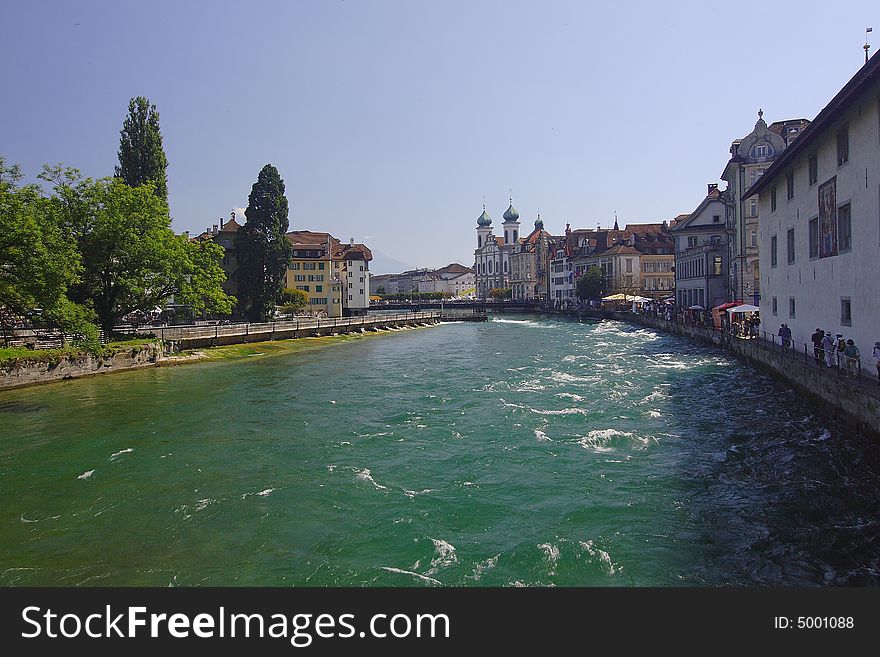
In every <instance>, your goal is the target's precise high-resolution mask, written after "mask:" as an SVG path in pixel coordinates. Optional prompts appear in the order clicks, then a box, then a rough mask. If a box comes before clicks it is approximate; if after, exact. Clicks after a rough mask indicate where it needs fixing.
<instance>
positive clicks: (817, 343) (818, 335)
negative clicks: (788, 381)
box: [810, 328, 825, 365]
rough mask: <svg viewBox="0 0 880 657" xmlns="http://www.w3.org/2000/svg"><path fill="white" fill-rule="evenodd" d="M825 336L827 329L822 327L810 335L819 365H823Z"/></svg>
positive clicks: (814, 355) (814, 354)
mask: <svg viewBox="0 0 880 657" xmlns="http://www.w3.org/2000/svg"><path fill="white" fill-rule="evenodd" d="M824 337H825V331H823V330H822V329H818V328H817V329H816V332H815V333H813V335H812V336H810V341H811V342H812V343H813V357H814V358H815V359H816V364H817V365H822V339H823V338H824Z"/></svg>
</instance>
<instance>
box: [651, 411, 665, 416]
mask: <svg viewBox="0 0 880 657" xmlns="http://www.w3.org/2000/svg"><path fill="white" fill-rule="evenodd" d="M648 417H663V414H662V413H661V412H660V411H648Z"/></svg>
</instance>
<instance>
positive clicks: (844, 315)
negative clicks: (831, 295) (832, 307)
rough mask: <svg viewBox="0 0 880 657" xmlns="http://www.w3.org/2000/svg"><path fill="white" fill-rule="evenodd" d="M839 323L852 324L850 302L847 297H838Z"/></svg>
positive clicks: (843, 324)
mask: <svg viewBox="0 0 880 657" xmlns="http://www.w3.org/2000/svg"><path fill="white" fill-rule="evenodd" d="M840 325H841V326H852V302H851V301H850V298H849V297H841V298H840Z"/></svg>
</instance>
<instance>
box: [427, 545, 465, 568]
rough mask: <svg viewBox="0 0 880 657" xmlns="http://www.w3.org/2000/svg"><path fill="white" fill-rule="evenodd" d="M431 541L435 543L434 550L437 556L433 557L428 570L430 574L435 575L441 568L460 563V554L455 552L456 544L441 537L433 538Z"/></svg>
mask: <svg viewBox="0 0 880 657" xmlns="http://www.w3.org/2000/svg"><path fill="white" fill-rule="evenodd" d="M429 538H430V537H429ZM431 542H432V543H433V544H434V552H435V553H436V555H437V556H436V557H434V558H433V559H431V568H430V569H429V570H428V572H427V574H428V575H435V574H436V573H437V571H439V570H440V569H441V568H446V567H448V566H451V565H452V564H454V563H458V555H456V554H455V546H454V545H452V544H451V543H447V542H446V541H444V540H443V539H440V538H432V539H431Z"/></svg>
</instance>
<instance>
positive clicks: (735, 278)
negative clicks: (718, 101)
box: [721, 110, 809, 303]
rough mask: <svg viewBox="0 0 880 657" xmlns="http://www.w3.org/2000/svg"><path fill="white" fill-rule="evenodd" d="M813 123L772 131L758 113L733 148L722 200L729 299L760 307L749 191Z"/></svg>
mask: <svg viewBox="0 0 880 657" xmlns="http://www.w3.org/2000/svg"><path fill="white" fill-rule="evenodd" d="M807 125H809V121H807V120H806V119H791V120H787V121H778V122H776V123H773V124H771V125H770V126H769V127H768V126H767V123H766V122H765V121H764V112H763V111H761V110H758V121H757V123H755V128H754V130H752V132H750V133H749V134H748V135H746V136H745V137H744V138H743V139H737V140H735V141H734V142H733V143H732V144H731V146H730V160H729V161H728V162H727V165H726V166H725V167H724V171H723V172H722V173H721V179H722V180H724V181H726V182H727V189H726V190H725V191H724V195H723V197H722V200H723V201H724V202H725V204H726V210H727V211H726V218H725V224H726V228H727V251H728V253H727V262H728V275H727V280H728V285H729V288H728V298H729V299H732V300H747V301H750V302H751V301H754V302H755V303H757V300H758V299H759V295H760V265H759V257H758V253H759V249H758V199H757V198H752V199H746V198H745V191H746V190H747V189H748V188H749V187H751V186H752V185H754V184H755V181H757V180H758V178H760V177H761V175H762V174H763V173H764V172H765V171H766V170H767V168H768V167H769V166H770V165H771V164H772V163H773V161H774V160H775V159H776V158H777V157H779V155H780V154H781V153H782V152H783V151H784V150H785V149H786V147H787V146H788V145H789V144H790V143H792V142H793V141H794V140H795V139H796V138H797V136H798V135H799V134H800V133H801V132H802V131H803V129H804V128H806V126H807Z"/></svg>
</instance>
